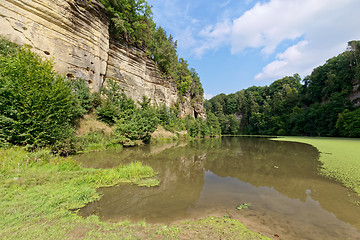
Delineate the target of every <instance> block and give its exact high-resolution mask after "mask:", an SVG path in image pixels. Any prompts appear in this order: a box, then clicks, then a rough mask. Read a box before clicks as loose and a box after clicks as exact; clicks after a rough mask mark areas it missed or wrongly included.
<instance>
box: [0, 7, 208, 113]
mask: <svg viewBox="0 0 360 240" xmlns="http://www.w3.org/2000/svg"><path fill="white" fill-rule="evenodd" d="M0 26H1V27H0V35H2V36H5V37H6V38H8V39H9V40H11V41H13V42H15V43H17V44H20V45H26V46H29V47H30V48H31V49H32V51H34V52H36V53H38V54H39V55H41V56H43V57H46V58H52V59H54V63H55V66H54V68H55V70H56V71H58V72H60V73H62V74H65V75H67V76H68V77H80V78H83V79H85V80H87V81H88V82H89V86H90V88H91V89H92V90H93V91H99V89H100V87H101V86H102V85H103V84H104V81H106V79H107V78H111V79H114V80H116V81H118V82H119V83H120V85H121V87H123V89H124V91H125V93H126V94H127V95H128V96H129V97H131V98H133V99H134V100H140V99H141V98H142V96H146V97H149V98H151V99H152V102H153V103H156V104H157V105H160V104H165V105H166V106H168V107H169V106H172V105H174V104H175V103H176V102H177V101H178V93H177V89H176V84H175V83H174V82H171V81H168V80H166V79H164V78H163V77H162V75H161V74H160V73H159V71H158V70H157V68H156V66H155V64H154V62H153V61H152V60H150V59H149V58H147V57H146V56H145V54H144V53H143V52H142V51H141V50H139V49H136V48H130V47H126V46H122V45H120V44H115V43H114V41H112V40H111V39H110V38H111V36H110V35H109V31H108V26H109V18H108V17H107V14H106V10H105V9H104V7H103V6H102V5H101V4H100V3H99V2H98V1H96V0H93V1H89V0H1V1H0ZM184 99H185V102H184V103H182V104H181V105H180V109H181V113H182V115H183V116H184V115H187V114H190V115H192V116H195V115H198V116H204V110H203V107H202V102H199V103H193V102H191V101H190V100H191V99H190V98H187V97H185V98H184Z"/></svg>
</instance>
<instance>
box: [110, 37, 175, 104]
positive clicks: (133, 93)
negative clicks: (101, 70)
mask: <svg viewBox="0 0 360 240" xmlns="http://www.w3.org/2000/svg"><path fill="white" fill-rule="evenodd" d="M108 78H109V79H113V80H115V81H117V82H118V83H119V85H120V87H122V88H123V89H124V91H125V93H126V94H127V95H128V96H130V97H131V98H133V99H135V100H140V99H142V97H143V96H146V97H148V98H151V100H152V102H153V103H155V104H157V105H161V104H165V105H167V106H168V107H170V106H171V105H174V104H175V103H176V102H177V100H178V95H177V90H176V83H174V82H170V81H166V80H164V78H162V77H161V74H160V73H159V71H158V70H157V68H156V66H155V64H154V62H153V61H151V60H150V59H149V58H147V57H146V56H145V53H144V52H143V51H141V50H139V49H136V48H130V47H124V46H122V45H120V44H117V43H115V42H114V41H111V42H110V51H109V59H108V67H107V72H106V79H108Z"/></svg>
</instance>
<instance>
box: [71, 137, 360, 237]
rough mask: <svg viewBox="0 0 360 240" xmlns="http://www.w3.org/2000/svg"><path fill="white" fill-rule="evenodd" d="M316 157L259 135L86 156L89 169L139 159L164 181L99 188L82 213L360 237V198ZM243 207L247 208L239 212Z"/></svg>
mask: <svg viewBox="0 0 360 240" xmlns="http://www.w3.org/2000/svg"><path fill="white" fill-rule="evenodd" d="M318 158H319V152H318V150H317V149H316V148H314V147H312V146H310V145H306V144H302V143H292V142H281V141H271V140H269V139H266V138H256V137H224V138H216V139H204V140H199V141H194V142H190V143H181V142H180V143H169V144H162V145H145V146H141V147H136V148H129V149H123V150H122V151H106V152H97V153H90V154H83V155H79V156H76V159H77V161H79V162H81V164H82V165H83V166H84V167H92V168H111V167H116V166H118V165H119V164H125V163H130V162H134V161H141V162H143V163H144V164H146V165H149V166H151V167H152V168H153V169H154V170H155V171H156V172H158V175H157V178H158V179H159V180H160V181H161V183H160V186H158V187H152V188H147V187H137V186H134V185H130V184H123V185H120V186H116V187H111V188H102V189H99V191H100V192H101V193H102V194H103V197H102V198H101V200H100V201H98V202H94V203H91V204H89V205H87V206H86V207H85V208H83V209H81V210H80V211H79V214H80V215H82V216H84V217H86V216H89V215H91V214H96V215H98V216H99V218H100V219H101V220H103V221H124V220H130V221H134V222H137V221H142V220H145V221H146V222H147V223H164V224H169V223H174V222H178V221H183V220H197V219H200V218H204V217H207V216H226V217H230V218H234V219H238V220H239V221H240V222H242V223H244V224H245V225H246V226H247V227H248V228H249V229H251V230H253V231H257V232H260V233H263V234H265V235H268V236H274V234H277V235H279V236H280V237H282V239H360V206H359V202H360V198H359V197H358V196H357V195H356V194H354V193H353V192H352V191H350V190H348V189H346V188H345V187H343V186H342V185H341V184H339V183H337V182H335V181H333V180H331V179H328V178H326V177H323V176H321V175H320V174H319V171H320V169H321V163H320V162H319V161H318ZM241 204H244V205H242V206H245V205H249V207H248V208H246V207H245V208H243V209H241V210H238V209H237V207H238V206H239V205H241Z"/></svg>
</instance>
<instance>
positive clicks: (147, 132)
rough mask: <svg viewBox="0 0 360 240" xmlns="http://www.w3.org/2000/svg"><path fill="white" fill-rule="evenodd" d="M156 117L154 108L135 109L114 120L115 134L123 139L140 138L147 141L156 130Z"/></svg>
mask: <svg viewBox="0 0 360 240" xmlns="http://www.w3.org/2000/svg"><path fill="white" fill-rule="evenodd" d="M158 122H159V120H158V118H157V114H156V111H155V109H154V108H152V107H149V108H146V109H136V110H135V111H134V112H132V113H131V114H129V115H126V116H123V117H122V118H120V119H119V120H117V121H116V124H115V128H116V130H115V134H116V135H117V136H118V137H119V138H120V139H123V138H124V137H125V138H128V139H130V140H142V141H145V142H148V141H149V140H150V137H151V134H152V133H153V132H154V131H155V130H156V128H157V125H158Z"/></svg>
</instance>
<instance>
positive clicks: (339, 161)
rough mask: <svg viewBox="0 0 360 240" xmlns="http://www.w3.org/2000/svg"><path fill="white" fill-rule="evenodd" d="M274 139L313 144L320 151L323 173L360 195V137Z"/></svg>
mask: <svg viewBox="0 0 360 240" xmlns="http://www.w3.org/2000/svg"><path fill="white" fill-rule="evenodd" d="M273 140H278V141H292V142H301V143H306V144H310V145H313V146H314V147H316V148H317V149H318V150H319V152H320V161H321V162H322V163H323V166H322V167H323V168H322V169H321V173H322V174H323V175H325V176H327V177H330V178H333V179H335V180H337V181H339V182H341V183H342V184H343V185H344V186H346V187H348V188H350V189H352V190H353V191H355V192H356V193H357V194H358V195H359V196H360V139H354V138H320V137H280V138H275V139H273Z"/></svg>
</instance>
